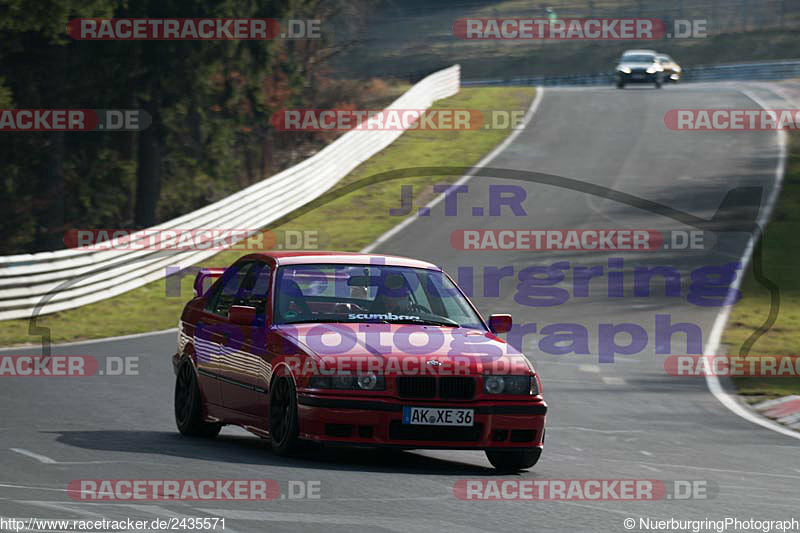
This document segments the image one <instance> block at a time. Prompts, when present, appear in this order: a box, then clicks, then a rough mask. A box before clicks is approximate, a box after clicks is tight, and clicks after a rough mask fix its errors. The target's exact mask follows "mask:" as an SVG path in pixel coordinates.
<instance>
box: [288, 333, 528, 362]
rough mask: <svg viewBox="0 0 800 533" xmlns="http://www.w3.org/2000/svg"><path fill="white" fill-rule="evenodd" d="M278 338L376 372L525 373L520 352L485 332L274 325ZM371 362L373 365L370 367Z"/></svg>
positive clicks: (332, 359)
mask: <svg viewBox="0 0 800 533" xmlns="http://www.w3.org/2000/svg"><path fill="white" fill-rule="evenodd" d="M276 330H277V331H278V332H279V334H281V335H282V336H284V337H286V338H288V339H291V341H292V342H294V343H295V344H296V345H297V346H298V347H300V348H302V349H303V351H305V352H307V353H309V354H313V355H315V356H317V357H318V358H319V359H321V360H323V361H330V362H332V361H336V360H338V359H342V358H346V359H351V360H353V359H355V360H359V361H367V362H368V364H374V365H376V369H381V370H384V371H386V373H394V372H392V371H393V370H396V369H403V370H409V371H413V369H414V368H423V367H427V368H430V363H428V361H430V360H434V361H437V362H438V363H441V365H439V364H437V363H434V366H436V367H439V368H441V369H442V370H446V369H447V368H453V369H459V370H460V371H468V372H469V373H471V374H472V373H477V374H481V373H483V372H491V373H501V372H502V369H508V370H509V373H524V372H525V371H526V369H528V368H530V367H529V366H528V363H527V362H526V361H525V358H524V356H523V355H522V354H520V352H519V351H518V350H517V349H515V348H514V347H512V346H511V345H510V344H508V343H507V342H506V341H504V340H503V339H500V338H498V337H496V336H495V335H494V334H492V333H489V332H487V331H482V330H476V329H469V328H451V327H441V326H415V325H410V324H373V323H370V324H291V325H281V326H277V327H276ZM370 362H371V363H370Z"/></svg>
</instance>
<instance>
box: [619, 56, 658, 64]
mask: <svg viewBox="0 0 800 533" xmlns="http://www.w3.org/2000/svg"><path fill="white" fill-rule="evenodd" d="M653 61H655V56H654V55H651V54H628V55H624V56H622V59H621V60H620V63H652V62H653Z"/></svg>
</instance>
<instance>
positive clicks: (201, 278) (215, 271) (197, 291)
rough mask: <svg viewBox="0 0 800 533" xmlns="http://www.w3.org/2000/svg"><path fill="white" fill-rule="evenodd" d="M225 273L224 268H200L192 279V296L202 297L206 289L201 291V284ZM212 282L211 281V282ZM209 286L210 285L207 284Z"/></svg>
mask: <svg viewBox="0 0 800 533" xmlns="http://www.w3.org/2000/svg"><path fill="white" fill-rule="evenodd" d="M224 273H225V269H224V268H201V269H200V272H198V273H197V276H195V278H194V295H195V296H202V295H203V294H205V292H206V290H207V289H203V284H204V283H205V281H206V280H207V279H211V280H214V279H216V278H218V277H220V276H221V275H222V274H224ZM212 282H213V281H212ZM209 286H210V284H209Z"/></svg>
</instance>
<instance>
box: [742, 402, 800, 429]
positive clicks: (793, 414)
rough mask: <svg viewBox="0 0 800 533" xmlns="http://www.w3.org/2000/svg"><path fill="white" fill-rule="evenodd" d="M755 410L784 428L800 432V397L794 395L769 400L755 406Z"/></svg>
mask: <svg viewBox="0 0 800 533" xmlns="http://www.w3.org/2000/svg"><path fill="white" fill-rule="evenodd" d="M753 409H754V410H756V411H757V412H759V413H761V414H762V415H763V416H766V417H767V418H771V419H773V420H775V421H776V422H778V423H780V424H783V425H784V426H788V427H790V428H792V429H796V430H800V396H797V395H795V394H793V395H791V396H784V397H783V398H777V399H775V400H767V401H766V402H761V403H759V404H756V405H754V406H753Z"/></svg>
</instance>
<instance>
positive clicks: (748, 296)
mask: <svg viewBox="0 0 800 533" xmlns="http://www.w3.org/2000/svg"><path fill="white" fill-rule="evenodd" d="M798 228H800V134H798V133H796V132H794V133H790V134H789V155H788V160H787V166H786V173H785V175H784V181H783V190H782V191H781V194H780V198H779V200H778V204H777V205H776V206H775V211H774V213H773V216H772V220H771V221H770V223H769V225H768V226H767V228H766V230H765V231H764V236H763V239H762V246H763V261H762V264H763V267H764V275H765V276H766V277H767V278H768V279H770V280H772V281H773V282H775V284H777V286H778V288H779V291H780V308H779V311H778V317H777V321H776V322H775V324H774V325H773V326H772V328H770V329H769V331H767V332H766V333H765V334H764V335H762V336H761V337H760V338H759V339H758V340H757V341H756V343H755V344H754V345H753V347H752V349H751V350H750V354H751V355H800V335H798V331H800V278H799V277H798V276H797V272H798V270H797V269H798V265H799V264H800V247H798V246H797V229H798ZM741 290H742V299H741V301H740V302H739V303H737V304H736V305H735V306H734V307H733V309H732V310H731V316H730V318H729V320H728V325H727V327H726V329H725V334H724V336H723V344H725V345H726V347H727V348H728V353H731V354H735V353H738V351H739V349H740V347H741V346H742V343H744V342H745V341H746V340H747V338H748V337H749V336H750V335H751V334H752V333H753V331H755V330H756V329H757V328H758V327H759V326H760V325H761V323H762V322H763V321H764V318H765V317H766V316H767V315H768V313H769V306H770V296H769V293H768V292H767V289H766V288H765V287H763V286H762V285H760V284H759V283H758V282H756V281H755V279H754V278H753V277H752V275H748V277H747V278H746V279H745V281H744V283H743V284H742V289H741ZM734 384H735V385H736V388H737V390H738V392H739V393H740V394H743V395H748V396H753V397H757V398H761V397H770V398H771V397H776V396H784V395H787V394H800V377H765V378H756V377H748V378H735V379H734Z"/></svg>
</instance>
